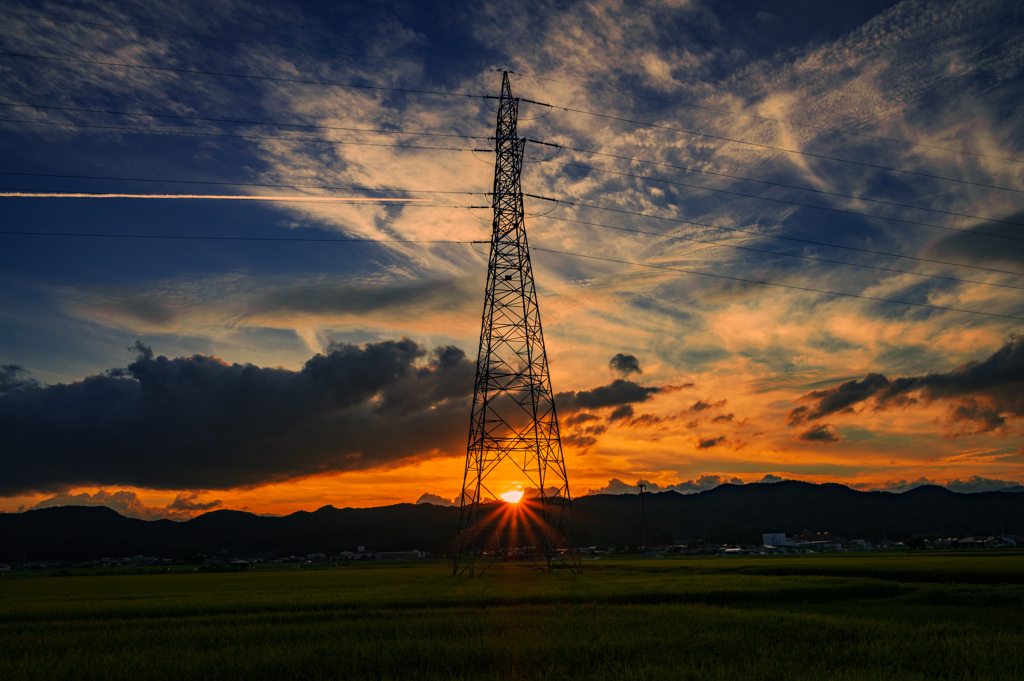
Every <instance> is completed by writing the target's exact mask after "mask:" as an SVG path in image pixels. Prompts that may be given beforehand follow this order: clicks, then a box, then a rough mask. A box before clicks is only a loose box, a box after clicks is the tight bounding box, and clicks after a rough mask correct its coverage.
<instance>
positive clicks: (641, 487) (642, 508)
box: [636, 482, 647, 558]
mask: <svg viewBox="0 0 1024 681" xmlns="http://www.w3.org/2000/svg"><path fill="white" fill-rule="evenodd" d="M636 488H637V490H638V491H639V492H640V513H641V515H642V517H643V527H644V557H645V558H646V557H647V507H646V506H644V492H646V491H647V485H645V484H644V483H642V482H638V483H636Z"/></svg>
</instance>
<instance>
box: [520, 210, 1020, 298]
mask: <svg viewBox="0 0 1024 681" xmlns="http://www.w3.org/2000/svg"><path fill="white" fill-rule="evenodd" d="M534 217H538V218H547V219H549V220H559V221H561V222H574V223H576V224H580V225H589V226H591V227H601V228H603V229H614V230H616V231H618V232H631V233H633V234H643V235H645V236H652V237H656V238H658V239H671V240H674V241H692V242H694V243H698V244H707V245H709V246H720V247H722V248H732V249H734V250H738V251H751V252H754V253H766V254H768V255H778V256H782V257H784V258H799V259H801V260H814V261H816V262H824V263H829V264H832V265H846V266H847V267H859V268H861V269H868V270H878V271H880V272H893V273H896V274H909V275H911V276H914V277H925V278H928V279H943V280H945V281H955V282H959V283H961V284H978V285H981V286H995V287H997V288H1012V289H1017V290H1018V291H1024V286H1010V285H1008V284H992V283H989V282H987V281H976V280H973V279H959V278H957V277H944V276H942V275H939V274H925V273H922V272H911V271H909V270H896V269H892V268H890V267H878V266H876V265H864V264H861V263H855V262H845V261H843V260H830V259H828V258H816V257H814V256H812V255H799V254H797V253H780V252H778V251H769V250H766V249H763V248H753V247H752V246H736V245H734V244H723V243H721V242H720V241H708V240H706V239H697V238H694V237H689V236H678V235H675V234H662V233H661V232H647V231H644V230H642V229H630V228H628V227H613V226H612V225H602V224H599V223H596V222H585V221H583V220H572V219H570V218H558V217H552V216H550V215H547V214H544V215H537V216H534Z"/></svg>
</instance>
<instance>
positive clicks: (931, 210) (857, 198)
mask: <svg viewBox="0 0 1024 681" xmlns="http://www.w3.org/2000/svg"><path fill="white" fill-rule="evenodd" d="M526 141H527V142H533V143H534V144H542V145H544V146H546V147H557V148H559V149H567V150H569V151H575V152H578V153H581V154H590V155H592V156H604V157H606V158H614V159H617V160H620V161H630V162H633V163H642V164H644V165H651V166H658V167H661V168H671V169H672V170H683V171H686V172H690V173H701V174H703V175H714V176H715V177H727V178H729V179H732V180H742V181H744V182H753V183H755V184H764V185H768V186H771V187H781V188H783V189H797V190H799V191H805V192H813V193H815V194H821V195H823V196H835V197H838V198H841V199H854V200H855V201H866V202H868V203H878V204H881V205H884V206H893V207H896V208H912V209H914V210H922V211H926V212H929V213H939V214H941V215H951V216H953V217H958V218H972V219H975V220H985V221H986V222H998V223H1001V224H1004V225H1017V226H1021V227H1024V223H1021V222H1011V221H1009V220H999V219H997V218H988V217H985V216H983V215H972V214H970V213H957V212H955V211H950V210H942V209H940V208H926V207H924V206H915V205H913V204H910V203H897V202H895V201H886V200H884V199H872V198H869V197H865V196H854V195H852V194H840V193H839V192H830V191H827V190H824V189H816V188H814V187H807V186H804V185H798V184H785V183H784V182H772V181H770V180H757V179H754V178H752V177H744V176H742V175H732V174H730V173H717V172H715V171H713V170H704V169H702V168H693V167H691V166H677V165H674V164H672V163H662V162H660V161H649V160H647V159H642V158H634V157H632V156H620V155H619V154H609V153H606V152H603V151H594V150H592V149H577V148H575V147H566V146H562V145H561V144H555V143H552V142H542V141H540V140H534V139H527V140H526ZM531 158H533V157H531ZM534 160H536V161H538V162H541V161H543V162H546V163H554V164H555V165H564V166H571V167H574V168H583V169H587V170H596V171H598V172H602V173H611V174H614V175H625V176H626V177H637V178H640V179H646V178H645V176H644V175H629V174H627V173H621V172H618V171H612V170H605V169H604V168H594V167H592V166H585V165H578V164H571V163H569V162H567V161H549V160H547V159H534ZM651 179H653V178H651ZM655 181H658V182H661V181H663V180H655ZM678 184H682V183H678ZM682 186H684V187H697V188H699V189H707V190H708V191H724V190H718V189H711V188H708V187H703V186H701V185H695V184H694V185H691V184H682ZM738 196H750V195H749V194H739V195H738ZM752 198H761V197H752ZM766 200H770V199H766ZM797 205H801V206H802V205H805V204H797ZM808 207H809V208H814V207H816V206H808ZM872 217H881V216H872ZM883 219H884V218H883Z"/></svg>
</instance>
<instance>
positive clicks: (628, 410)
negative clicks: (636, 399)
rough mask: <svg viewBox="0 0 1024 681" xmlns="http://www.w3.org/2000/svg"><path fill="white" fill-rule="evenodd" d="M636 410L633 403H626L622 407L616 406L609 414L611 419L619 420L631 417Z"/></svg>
mask: <svg viewBox="0 0 1024 681" xmlns="http://www.w3.org/2000/svg"><path fill="white" fill-rule="evenodd" d="M635 413H636V412H635V411H634V410H633V405H632V404H624V405H622V406H621V407H616V408H615V409H613V410H612V413H610V414H608V420H609V421H618V420H620V419H631V418H633V415H634V414H635Z"/></svg>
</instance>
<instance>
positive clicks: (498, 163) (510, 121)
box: [453, 73, 581, 576]
mask: <svg viewBox="0 0 1024 681" xmlns="http://www.w3.org/2000/svg"><path fill="white" fill-rule="evenodd" d="M518 112H519V99H518V98H515V97H513V96H512V87H511V85H510V84H509V79H508V73H505V74H504V75H503V77H502V82H501V97H500V99H499V107H498V123H497V129H496V132H495V146H494V150H495V155H496V160H495V164H494V198H493V207H494V222H493V229H492V233H491V253H490V259H489V262H488V266H487V288H486V291H485V294H484V311H483V321H482V324H481V329H480V349H479V352H478V354H477V364H476V385H475V389H474V392H473V411H472V417H471V421H470V427H469V444H468V446H467V449H466V468H465V474H464V476H463V483H462V495H461V514H460V518H459V534H458V537H457V540H456V550H455V562H454V566H453V574H456V575H458V574H462V573H464V572H466V571H467V570H468V571H469V574H470V576H473V575H474V574H476V573H477V568H478V567H479V573H480V574H482V573H483V571H484V570H485V569H486V568H487V567H489V566H490V565H491V564H493V563H494V562H495V561H498V560H503V559H508V558H510V557H513V558H517V559H528V560H533V561H534V563H535V564H539V563H540V562H543V563H545V564H546V566H547V568H548V569H551V568H552V565H553V563H554V562H556V561H561V562H562V563H564V564H565V565H566V566H567V567H569V568H570V569H572V570H573V571H576V572H578V571H579V570H580V568H581V563H580V560H579V554H578V553H577V552H576V550H575V549H574V547H573V544H572V541H573V539H574V537H573V535H574V526H573V517H572V497H571V496H570V494H569V479H568V476H567V475H566V472H565V458H564V456H563V454H562V442H561V439H560V437H559V431H558V418H557V414H556V413H555V399H554V393H553V391H552V389H551V377H550V375H549V373H548V360H547V353H546V352H545V350H544V334H543V331H542V330H541V323H540V309H539V307H538V304H537V289H536V287H535V285H534V281H533V269H532V267H531V266H530V250H529V245H528V244H527V241H526V225H525V219H524V212H523V192H522V186H521V184H520V172H521V171H522V167H523V148H524V145H525V140H523V139H520V138H519V137H518V136H517V132H516V123H517V118H518ZM505 462H509V463H511V464H513V465H514V467H515V468H514V469H511V470H515V471H517V473H519V474H521V475H522V476H524V477H525V478H526V480H527V481H528V482H529V487H530V488H531V495H530V498H527V497H525V496H524V498H523V500H522V501H521V502H520V503H519V504H506V503H502V502H498V501H496V499H497V495H496V494H494V492H492V491H491V490H490V489H488V487H487V478H488V475H490V474H492V473H494V471H495V470H496V469H498V467H499V465H500V464H502V463H505ZM485 495H486V496H485ZM477 563H480V565H479V566H477Z"/></svg>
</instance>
